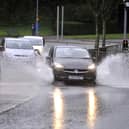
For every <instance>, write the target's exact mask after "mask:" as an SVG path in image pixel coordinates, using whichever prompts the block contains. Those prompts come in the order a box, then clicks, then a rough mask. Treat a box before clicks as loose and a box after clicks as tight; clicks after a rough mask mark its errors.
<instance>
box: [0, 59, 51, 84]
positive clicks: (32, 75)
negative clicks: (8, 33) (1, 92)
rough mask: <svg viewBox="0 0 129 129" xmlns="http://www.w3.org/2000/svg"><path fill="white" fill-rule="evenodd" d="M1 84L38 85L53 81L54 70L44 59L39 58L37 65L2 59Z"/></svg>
mask: <svg viewBox="0 0 129 129" xmlns="http://www.w3.org/2000/svg"><path fill="white" fill-rule="evenodd" d="M0 68H1V76H0V82H1V83H2V82H8V83H9V82H15V83H24V82H30V83H38V82H41V81H42V82H47V83H51V82H52V81H53V74H52V70H51V69H50V68H49V66H48V65H47V64H45V62H44V60H43V59H40V58H37V60H36V64H35V65H32V64H27V63H23V62H20V61H16V60H14V61H12V60H6V59H2V60H1V62H0Z"/></svg>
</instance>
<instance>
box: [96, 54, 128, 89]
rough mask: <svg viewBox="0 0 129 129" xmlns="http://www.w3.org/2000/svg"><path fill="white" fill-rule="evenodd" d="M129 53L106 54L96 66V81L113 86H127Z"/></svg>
mask: <svg viewBox="0 0 129 129" xmlns="http://www.w3.org/2000/svg"><path fill="white" fill-rule="evenodd" d="M128 78H129V54H128V53H126V54H117V55H110V56H107V57H106V58H105V59H104V60H103V61H102V62H101V63H100V65H99V66H98V68H97V82H98V83H99V84H102V85H107V86H113V87H129V79H128Z"/></svg>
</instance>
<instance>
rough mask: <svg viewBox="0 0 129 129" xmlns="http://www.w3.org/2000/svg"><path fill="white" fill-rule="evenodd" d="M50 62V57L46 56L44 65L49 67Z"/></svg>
mask: <svg viewBox="0 0 129 129" xmlns="http://www.w3.org/2000/svg"><path fill="white" fill-rule="evenodd" d="M50 60H51V57H50V56H47V57H46V63H47V64H49V65H50Z"/></svg>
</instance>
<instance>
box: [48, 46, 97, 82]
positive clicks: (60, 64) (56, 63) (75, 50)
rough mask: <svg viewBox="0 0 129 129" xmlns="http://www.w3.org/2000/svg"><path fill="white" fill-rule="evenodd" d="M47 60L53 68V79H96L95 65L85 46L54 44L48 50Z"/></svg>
mask: <svg viewBox="0 0 129 129" xmlns="http://www.w3.org/2000/svg"><path fill="white" fill-rule="evenodd" d="M47 62H48V64H49V65H50V67H51V68H52V69H53V74H54V78H55V80H81V81H82V80H92V81H95V79H96V66H95V64H94V63H93V61H92V58H91V56H90V54H89V52H88V50H87V49H85V48H82V47H78V46H54V47H52V48H50V50H49V54H48V57H47Z"/></svg>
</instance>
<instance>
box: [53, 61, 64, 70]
mask: <svg viewBox="0 0 129 129" xmlns="http://www.w3.org/2000/svg"><path fill="white" fill-rule="evenodd" d="M54 68H56V69H63V68H64V66H63V65H62V64H60V63H56V62H55V63H54Z"/></svg>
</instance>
